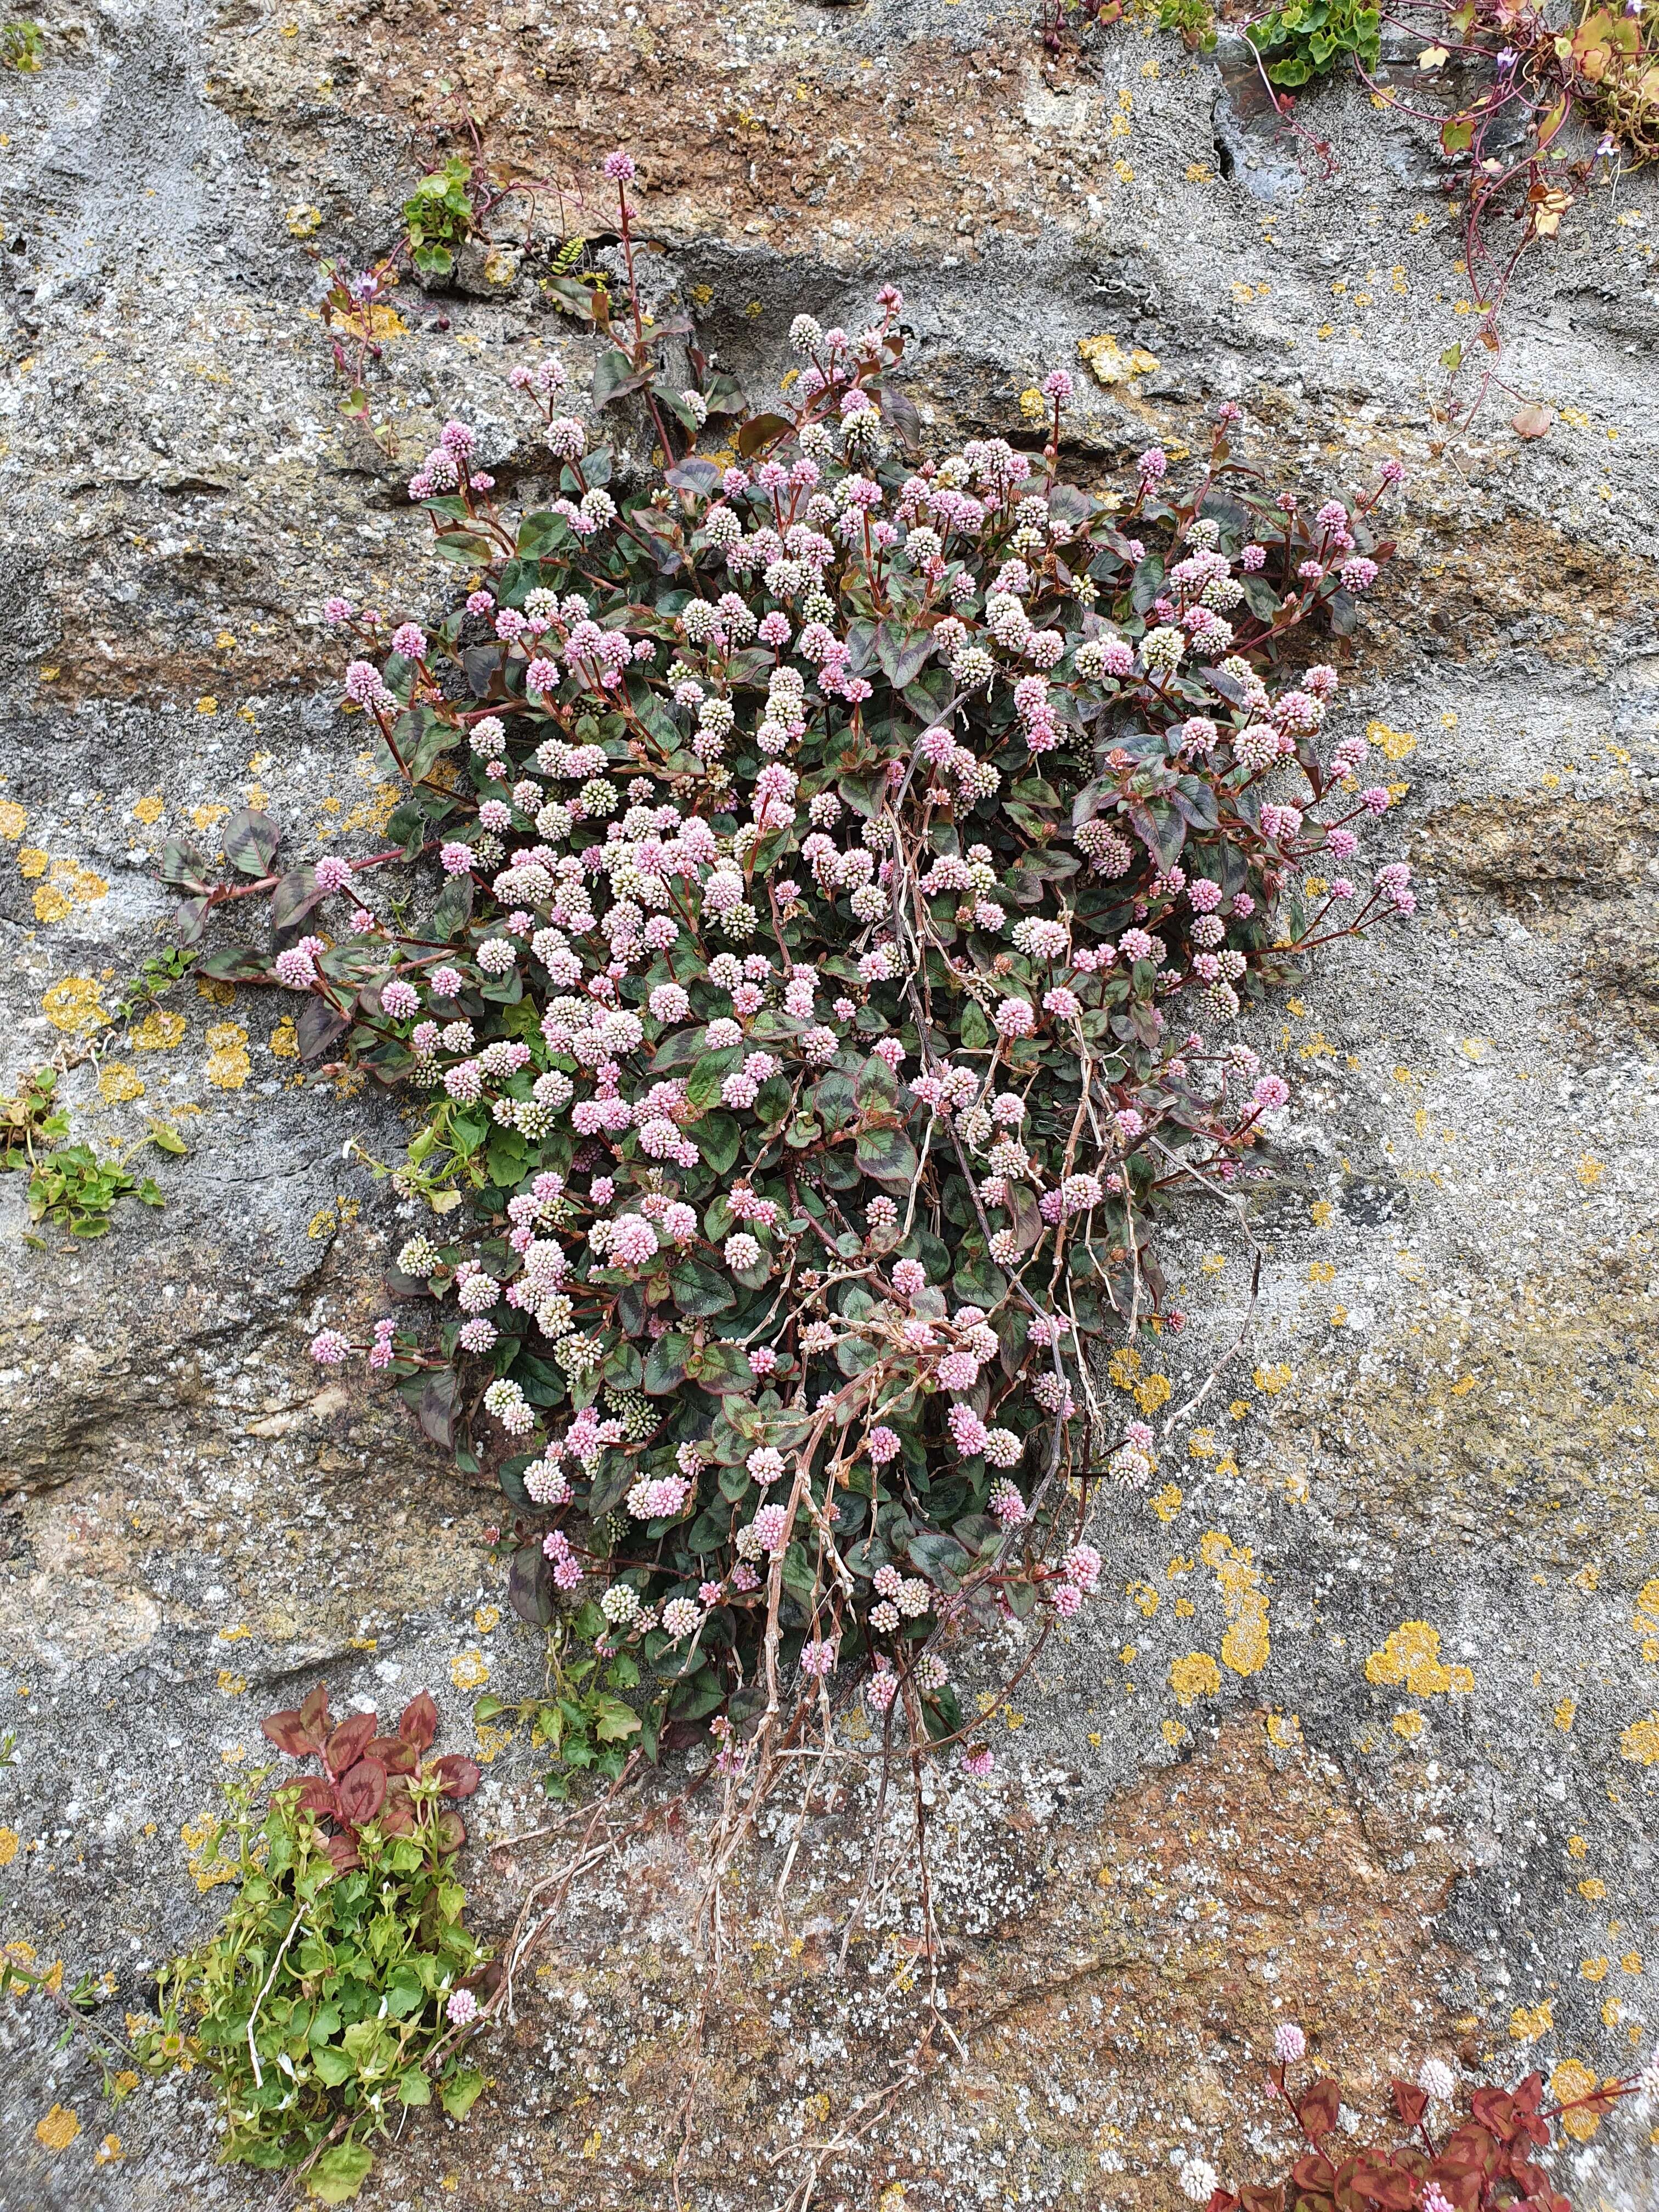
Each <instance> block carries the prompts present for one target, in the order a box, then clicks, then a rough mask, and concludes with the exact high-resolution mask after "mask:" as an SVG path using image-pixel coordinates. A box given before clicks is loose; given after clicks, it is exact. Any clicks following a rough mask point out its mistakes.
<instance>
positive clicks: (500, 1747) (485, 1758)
mask: <svg viewBox="0 0 1659 2212" xmlns="http://www.w3.org/2000/svg"><path fill="white" fill-rule="evenodd" d="M475 1726H476V1730H477V1738H478V1748H477V1760H478V1764H479V1765H481V1766H488V1765H489V1763H490V1761H491V1760H492V1759H494V1758H495V1756H496V1754H497V1753H499V1752H503V1751H505V1750H506V1748H507V1745H508V1744H510V1743H511V1742H512V1741H513V1731H512V1729H504V1728H493V1727H492V1726H491V1725H490V1723H489V1722H488V1721H479V1722H477V1723H475Z"/></svg>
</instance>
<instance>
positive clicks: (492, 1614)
mask: <svg viewBox="0 0 1659 2212" xmlns="http://www.w3.org/2000/svg"><path fill="white" fill-rule="evenodd" d="M472 1626H474V1628H476V1629H477V1632H478V1633H479V1635H480V1636H488V1635H489V1633H490V1632H491V1631H492V1630H493V1629H496V1628H499V1627H500V1626H501V1607H500V1606H498V1605H481V1606H479V1607H477V1610H476V1611H475V1612H474V1613H473V1615H472Z"/></svg>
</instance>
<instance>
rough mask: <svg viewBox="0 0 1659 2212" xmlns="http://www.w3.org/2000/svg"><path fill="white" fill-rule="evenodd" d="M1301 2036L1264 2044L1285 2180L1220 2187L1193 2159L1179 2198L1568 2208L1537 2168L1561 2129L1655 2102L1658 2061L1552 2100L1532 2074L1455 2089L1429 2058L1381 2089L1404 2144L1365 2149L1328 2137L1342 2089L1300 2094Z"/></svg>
mask: <svg viewBox="0 0 1659 2212" xmlns="http://www.w3.org/2000/svg"><path fill="white" fill-rule="evenodd" d="M1307 2049H1308V2041H1307V2038H1306V2036H1305V2035H1304V2033H1303V2032H1302V2030H1301V2029H1300V2028H1299V2027H1296V2026H1295V2025H1294V2024H1293V2023H1292V2022H1291V2021H1285V2023H1284V2024H1283V2026H1281V2027H1279V2030H1278V2032H1277V2033H1276V2035H1275V2037H1274V2039H1273V2064H1272V2066H1271V2067H1270V2068H1269V2069H1268V2073H1267V2083H1268V2087H1269V2088H1270V2089H1271V2091H1272V2093H1273V2096H1274V2097H1275V2099H1276V2100H1278V2101H1279V2103H1280V2104H1281V2105H1282V2106H1284V2107H1285V2110H1286V2111H1287V2112H1289V2114H1290V2116H1291V2119H1292V2120H1293V2121H1294V2123H1295V2124H1296V2127H1297V2130H1298V2131H1299V2132H1300V2134H1301V2136H1302V2137H1303V2140H1304V2142H1305V2143H1306V2145H1307V2149H1306V2151H1305V2153H1304V2155H1303V2156H1302V2157H1300V2158H1299V2159H1297V2161H1296V2164H1295V2166H1293V2167H1292V2168H1291V2172H1290V2174H1289V2176H1288V2177H1287V2178H1286V2179H1285V2180H1283V2181H1278V2182H1271V2183H1261V2182H1247V2183H1246V2184H1245V2185H1244V2186H1243V2188H1242V2189H1237V2190H1232V2189H1225V2188H1223V2187H1222V2186H1221V2185H1220V2184H1219V2183H1218V2180H1217V2179H1216V2172H1215V2168H1214V2167H1213V2166H1211V2165H1210V2164H1209V2163H1208V2161H1207V2160H1204V2159H1200V2158H1194V2159H1190V2160H1188V2162H1187V2163H1186V2164H1185V2165H1184V2166H1182V2168H1181V2171H1180V2175H1179V2179H1180V2182H1181V2185H1182V2190H1183V2191H1184V2193H1185V2195H1186V2196H1187V2197H1188V2199H1189V2200H1190V2201H1191V2202H1192V2203H1194V2204H1199V2205H1202V2206H1204V2207H1205V2208H1206V2212H1346V2208H1352V2212H1498V2208H1499V2207H1513V2208H1514V2209H1515V2212H1573V2208H1572V2203H1571V2199H1570V2198H1569V2197H1565V2196H1563V2195H1562V2193H1561V2191H1559V2189H1557V2188H1556V2186H1555V2185H1554V2183H1553V2180H1552V2179H1551V2177H1550V2173H1549V2172H1548V2169H1547V2167H1546V2166H1544V2165H1543V2164H1542V2163H1541V2160H1542V2158H1543V2156H1544V2154H1546V2153H1547V2151H1548V2150H1549V2148H1550V2147H1551V2144H1552V2142H1553V2136H1554V2132H1555V2129H1556V2126H1557V2124H1561V2126H1562V2130H1563V2132H1564V2133H1566V2134H1571V2135H1577V2136H1579V2137H1580V2138H1581V2139H1582V2138H1583V2136H1586V2135H1588V2134H1589V2133H1591V2132H1593V2131H1594V2130H1595V2127H1596V2126H1597V2125H1598V2124H1599V2123H1600V2121H1601V2118H1602V2116H1603V2115H1604V2114H1605V2113H1606V2112H1607V2111H1608V2110H1609V2109H1610V2108H1611V2107H1612V2106H1613V2105H1614V2104H1616V2103H1617V2102H1618V2101H1619V2100H1620V2098H1623V2097H1629V2096H1634V2097H1636V2098H1637V2100H1638V2106H1641V2107H1643V2108H1649V2107H1650V2106H1651V2105H1652V2104H1653V2102H1654V2100H1655V2098H1656V2096H1659V2061H1652V2060H1650V2062H1649V2063H1648V2065H1647V2066H1646V2067H1645V2068H1644V2070H1643V2071H1642V2072H1641V2073H1639V2074H1635V2075H1630V2076H1628V2077H1626V2079H1624V2080H1620V2081H1607V2082H1605V2083H1603V2084H1602V2086H1601V2087H1600V2088H1594V2087H1592V2088H1590V2089H1589V2090H1588V2091H1587V2092H1586V2093H1584V2094H1583V2095H1581V2096H1577V2097H1571V2098H1568V2099H1566V2100H1564V2101H1562V2102H1560V2103H1557V2104H1552V2103H1551V2102H1550V2101H1549V2100H1548V2098H1547V2095H1546V2092H1545V2088H1544V2081H1543V2077H1542V2076H1541V2075H1538V2074H1528V2076H1527V2077H1526V2079H1525V2081H1519V2082H1517V2083H1516V2086H1515V2087H1514V2088H1512V2089H1498V2088H1494V2087H1490V2086H1487V2087H1478V2086H1474V2085H1469V2084H1463V2085H1460V2084H1459V2082H1458V2081H1457V2078H1456V2076H1455V2075H1454V2073H1453V2072H1452V2069H1451V2068H1450V2067H1449V2065H1447V2063H1445V2061H1444V2060H1443V2059H1440V2058H1428V2059H1425V2061H1424V2063H1423V2065H1422V2068H1421V2069H1420V2070H1419V2074H1418V2077H1417V2079H1416V2081H1395V2082H1393V2083H1391V2085H1390V2087H1391V2089H1392V2093H1393V2097H1394V2106H1395V2112H1396V2114H1397V2115H1398V2117H1399V2122H1400V2132H1401V2138H1402V2139H1400V2140H1396V2141H1393V2142H1371V2143H1364V2144H1362V2143H1360V2142H1357V2141H1356V2140H1355V2139H1354V2136H1353V2132H1352V2128H1351V2127H1349V2126H1347V2125H1345V2126H1344V2128H1343V2129H1342V2130H1341V2134H1342V2136H1343V2138H1344V2139H1343V2140H1341V2141H1340V2142H1339V2141H1338V2140H1337V2121H1338V2117H1339V2115H1340V2112H1341V2108H1342V2093H1341V2090H1340V2087H1338V2085H1337V2083H1336V2082H1335V2081H1333V2080H1332V2079H1331V2077H1330V2076H1329V2075H1321V2076H1319V2077H1318V2078H1317V2079H1316V2080H1314V2081H1310V2082H1309V2083H1308V2085H1307V2087H1305V2088H1301V2089H1297V2088H1296V2087H1293V2086H1292V2084H1291V2069H1292V2068H1293V2067H1296V2066H1298V2065H1300V2063H1301V2062H1302V2060H1303V2059H1304V2057H1306V2055H1307Z"/></svg>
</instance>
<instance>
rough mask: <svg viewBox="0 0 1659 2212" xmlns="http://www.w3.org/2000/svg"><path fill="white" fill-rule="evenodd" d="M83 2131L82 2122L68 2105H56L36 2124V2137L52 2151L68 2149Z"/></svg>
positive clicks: (36, 2139)
mask: <svg viewBox="0 0 1659 2212" xmlns="http://www.w3.org/2000/svg"><path fill="white" fill-rule="evenodd" d="M80 2132H81V2123H80V2121H79V2120H78V2119H77V2118H76V2116H75V2114H74V2113H73V2112H71V2111H70V2108H69V2106H67V2105H54V2106H52V2110H51V2111H50V2112H48V2113H47V2114H46V2118H44V2119H40V2120H37V2121H36V2122H35V2124H34V2139H35V2141H36V2142H39V2143H43V2144H44V2145H45V2146H46V2148H47V2149H48V2150H50V2151H59V2150H67V2149H68V2148H69V2147H70V2144H71V2143H72V2142H74V2141H75V2138H76V2136H78V2135H79V2134H80Z"/></svg>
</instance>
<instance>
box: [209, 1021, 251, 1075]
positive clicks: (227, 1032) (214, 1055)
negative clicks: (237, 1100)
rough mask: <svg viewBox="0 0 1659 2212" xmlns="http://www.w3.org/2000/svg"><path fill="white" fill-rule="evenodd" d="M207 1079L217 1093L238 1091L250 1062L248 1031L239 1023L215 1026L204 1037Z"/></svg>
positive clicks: (249, 1070)
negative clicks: (205, 1037) (206, 1051)
mask: <svg viewBox="0 0 1659 2212" xmlns="http://www.w3.org/2000/svg"><path fill="white" fill-rule="evenodd" d="M207 1048H208V1063H207V1079H208V1081H209V1082H210V1084H211V1085H213V1087H214V1089H215V1090H216V1091H240V1089H241V1087H242V1085H244V1084H245V1083H246V1081H247V1079H248V1076H249V1074H250V1073H251V1072H252V1066H253V1062H252V1060H250V1059H249V1058H248V1056H247V1031H246V1030H245V1029H244V1028H243V1027H242V1025H241V1024H240V1022H215V1023H214V1024H213V1026H212V1028H211V1029H210V1030H209V1031H208V1033H207Z"/></svg>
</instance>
